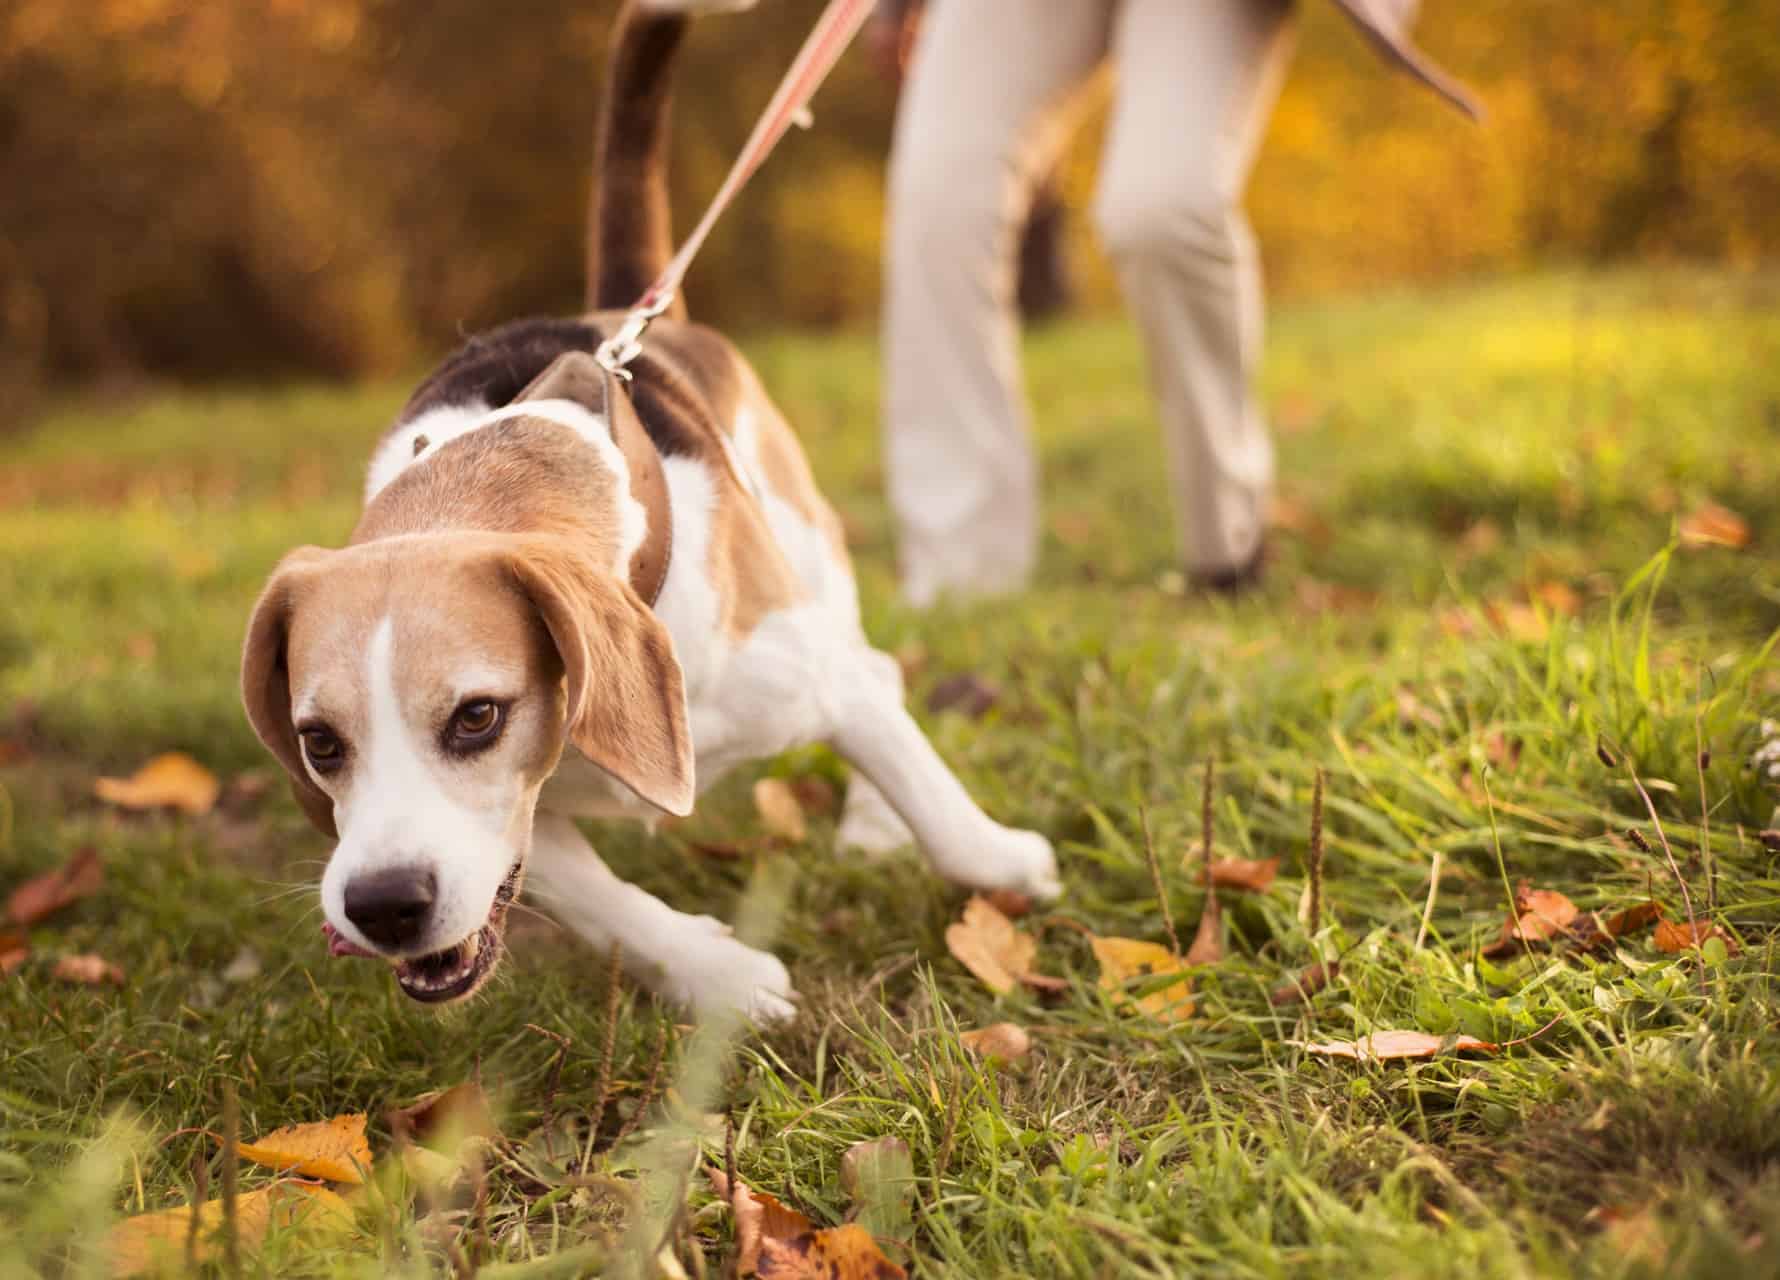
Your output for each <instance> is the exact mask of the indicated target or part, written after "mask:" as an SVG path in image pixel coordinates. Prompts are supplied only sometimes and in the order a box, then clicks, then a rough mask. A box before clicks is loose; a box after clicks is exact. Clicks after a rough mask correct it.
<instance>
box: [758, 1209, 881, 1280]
mask: <svg viewBox="0 0 1780 1280" xmlns="http://www.w3.org/2000/svg"><path fill="white" fill-rule="evenodd" d="M737 1274H738V1275H743V1276H745V1275H747V1274H748V1273H747V1272H745V1271H741V1272H738V1273H737ZM754 1274H755V1275H757V1276H759V1277H761V1280H895V1278H897V1277H906V1276H907V1275H908V1272H906V1271H904V1270H903V1269H902V1268H901V1267H899V1266H897V1265H896V1264H895V1263H894V1262H892V1261H890V1259H889V1258H886V1257H885V1256H884V1251H883V1250H882V1249H880V1248H878V1242H877V1241H876V1240H873V1239H872V1237H871V1232H869V1231H867V1230H866V1229H865V1228H864V1227H861V1226H855V1225H853V1224H851V1223H849V1224H848V1225H847V1226H844V1227H825V1228H824V1229H822V1230H821V1231H817V1232H815V1233H813V1234H811V1235H807V1236H795V1237H792V1238H790V1239H778V1238H774V1237H771V1236H769V1237H767V1238H766V1239H764V1240H762V1241H761V1245H760V1267H759V1270H757V1271H756V1272H754Z"/></svg>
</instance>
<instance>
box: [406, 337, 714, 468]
mask: <svg viewBox="0 0 1780 1280" xmlns="http://www.w3.org/2000/svg"><path fill="white" fill-rule="evenodd" d="M605 336H606V335H605V328H604V326H602V325H600V324H599V323H597V322H595V321H590V320H587V319H564V318H557V317H552V316H536V317H532V318H530V319H526V320H515V321H512V322H511V323H509V324H504V325H501V326H500V327H499V328H496V329H490V330H488V331H487V332H486V333H479V334H477V335H476V336H474V337H472V338H471V339H469V341H467V342H465V343H464V344H463V346H461V347H459V348H458V349H457V350H456V351H454V352H452V353H451V355H449V356H447V357H446V358H445V361H444V362H443V363H442V364H440V365H439V367H438V368H437V369H435V370H433V372H432V373H431V374H429V375H428V376H427V378H426V379H425V381H423V382H422V383H421V384H420V386H419V387H418V388H417V389H416V390H415V392H414V394H413V395H412V396H410V397H409V399H408V403H407V404H406V405H405V406H404V407H403V409H402V412H401V414H400V416H399V417H398V418H397V419H396V422H397V425H398V426H400V425H401V424H402V423H405V422H410V421H412V420H413V419H415V418H417V417H419V416H420V415H421V414H423V413H425V412H427V411H428V410H429V409H437V408H441V407H443V406H446V405H462V404H485V405H487V406H488V407H489V408H491V409H498V408H500V407H502V406H503V405H508V404H511V403H512V402H513V400H514V399H515V398H516V397H517V396H518V395H519V393H520V392H521V391H524V390H525V389H526V387H528V386H530V385H531V383H532V380H533V379H534V378H536V377H537V376H538V375H539V374H540V373H542V372H543V371H544V370H545V369H547V368H549V367H550V364H551V363H552V362H553V361H554V360H555V359H556V358H557V357H558V356H560V355H562V354H563V353H564V352H565V351H587V352H592V351H594V350H596V349H597V348H598V347H599V345H600V343H601V342H603V341H605ZM652 348H653V351H652ZM725 349H726V344H725V343H724V342H723V340H722V339H721V338H719V337H718V336H717V335H716V334H715V333H714V332H712V331H710V330H707V329H703V328H701V327H699V326H696V325H687V324H679V323H675V322H673V321H668V320H663V321H658V322H657V325H656V327H654V328H652V329H651V330H650V331H649V337H648V338H647V339H645V343H644V348H643V352H642V354H641V355H639V356H638V357H637V358H636V360H635V361H633V362H632V363H631V365H630V366H629V367H630V371H631V373H632V375H633V377H632V380H631V382H630V383H629V389H630V396H631V401H632V403H633V404H634V405H635V406H636V410H637V417H638V418H640V419H641V420H642V423H643V429H644V430H645V431H647V432H648V433H649V438H650V439H651V440H652V441H653V442H654V443H655V447H656V448H657V449H659V450H660V451H661V453H662V455H663V456H664V457H672V456H675V455H692V456H702V455H703V454H704V453H706V452H707V451H708V449H709V447H710V440H711V437H710V432H711V431H713V430H722V429H723V424H720V423H719V422H718V413H719V410H718V405H719V404H720V403H722V402H723V401H726V400H728V399H730V397H729V396H727V395H725V394H723V391H724V390H725V389H726V388H724V387H722V386H720V385H719V384H721V383H723V382H724V381H726V379H725V378H724V376H723V375H724V374H725V373H726V372H728V369H729V362H728V360H727V359H726V358H724V352H725ZM656 353H659V354H656ZM701 375H703V376H701ZM731 376H732V377H733V375H731ZM707 382H708V383H711V384H712V385H710V386H708V387H706V386H700V385H697V384H700V383H707Z"/></svg>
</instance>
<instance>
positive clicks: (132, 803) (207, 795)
mask: <svg viewBox="0 0 1780 1280" xmlns="http://www.w3.org/2000/svg"><path fill="white" fill-rule="evenodd" d="M221 790H222V787H221V784H220V783H218V782H217V780H216V775H215V774H214V773H212V772H210V770H208V769H206V768H205V767H204V766H203V765H201V764H199V763H198V762H197V761H196V760H194V759H192V758H191V757H190V756H188V755H186V754H185V753H184V752H183V751H169V752H167V753H166V754H165V755H159V756H156V757H155V758H154V759H152V760H150V761H149V762H148V763H147V764H145V765H143V766H142V767H141V768H140V769H138V770H136V772H135V773H133V774H131V775H130V776H129V777H127V778H98V779H95V780H94V782H93V794H94V795H96V796H98V797H99V799H101V800H103V801H105V803H106V804H114V805H116V806H117V807H118V808H120V809H178V810H179V811H180V812H181V813H188V814H190V815H192V816H193V817H194V818H196V817H201V816H203V815H204V814H206V813H209V812H210V811H211V809H213V808H215V807H216V797H217V796H218V794H220V792H221Z"/></svg>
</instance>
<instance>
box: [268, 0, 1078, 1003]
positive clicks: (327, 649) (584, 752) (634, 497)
mask: <svg viewBox="0 0 1780 1280" xmlns="http://www.w3.org/2000/svg"><path fill="white" fill-rule="evenodd" d="M673 7H674V6H673V5H672V4H671V3H670V2H668V0H655V2H654V3H652V4H646V3H633V5H632V6H631V7H629V8H627V10H626V12H625V13H624V15H623V17H622V18H621V28H620V31H619V34H618V37H617V40H616V43H615V46H614V53H613V58H612V64H611V69H610V75H609V77H608V81H607V86H606V96H605V102H604V105H603V109H602V114H601V130H600V135H601V136H600V146H599V160H598V176H599V182H598V184H597V186H598V188H599V194H598V197H597V199H596V202H595V207H594V211H593V216H592V218H591V219H590V221H591V224H592V225H591V227H590V237H589V239H590V249H591V250H592V252H591V253H590V257H591V258H592V260H593V262H594V263H595V264H596V265H595V266H594V268H593V270H592V271H591V272H590V280H589V294H590V296H589V306H590V310H589V312H588V313H587V314H585V315H583V316H581V317H579V318H575V319H563V320H558V319H540V320H524V321H520V322H518V323H515V324H510V325H507V326H505V327H503V328H500V329H496V330H494V331H493V332H490V333H487V334H484V335H481V336H479V337H476V338H474V339H472V340H471V341H470V342H468V343H467V344H466V345H465V346H463V347H462V348H461V349H460V350H459V351H457V352H456V353H455V354H454V355H452V356H451V357H450V358H448V359H447V360H446V362H445V363H444V364H443V365H442V366H441V367H440V368H439V369H438V370H437V371H436V372H435V373H434V374H433V375H432V376H431V377H429V378H428V379H427V380H426V381H425V382H424V383H423V384H422V385H421V387H420V388H419V390H418V391H416V392H415V394H414V396H413V398H412V399H411V400H410V401H409V403H408V405H407V407H406V408H405V409H404V410H403V411H402V413H401V415H400V417H399V419H398V421H397V422H396V424H395V426H394V427H393V429H391V430H390V431H389V433H388V434H387V435H385V436H384V438H383V440H382V443H381V444H380V445H379V446H378V447H377V450H376V452H375V454H374V456H373V457H372V460H371V464H370V471H369V477H368V482H367V485H366V491H365V507H364V512H363V515H362V517H361V518H360V520H359V522H358V525H357V527H356V528H355V529H354V530H353V532H352V536H351V538H350V540H349V542H348V544H347V545H346V546H344V547H342V548H340V549H338V550H324V549H320V548H315V547H304V548H300V549H298V550H296V551H293V552H291V553H290V554H289V555H288V556H286V557H285V558H284V560H283V561H282V562H281V563H280V564H279V565H278V567H277V569H276V570H275V571H274V573H273V575H272V578H271V580H270V582H269V583H268V584H267V586H266V588H265V590H264V592H263V593H262V594H261V596H260V598H259V601H258V603H257V605H256V606H255V608H254V611H253V615H252V618H251V620H250V622H249V624H248V630H247V637H246V642H245V646H244V656H243V661H242V670H241V681H242V697H243V700H244V702H245V705H246V711H247V716H248V719H249V721H250V722H251V723H252V725H253V728H254V731H255V732H256V733H257V734H258V735H259V737H260V739H261V741H263V742H264V743H265V745H266V746H267V747H268V748H269V749H270V751H271V752H272V754H273V755H274V756H276V757H277V759H278V761H279V763H280V764H281V765H283V767H284V768H285V769H286V770H287V771H288V772H289V774H290V776H291V780H292V786H293V789H294V791H295V794H296V797H297V799H298V801H299V802H300V803H301V805H302V807H303V809H304V811H305V812H306V813H307V814H308V816H309V818H310V819H311V820H312V821H313V822H314V824H315V825H316V826H317V827H318V828H320V829H321V830H322V831H323V832H324V833H325V834H326V835H328V836H329V837H330V838H332V839H334V840H335V841H336V842H337V843H336V846H335V848H334V851H333V855H332V857H331V858H330V859H329V861H328V864H327V870H326V872H325V873H324V874H323V876H322V881H321V900H322V906H323V910H324V912H325V918H326V923H325V925H324V931H325V932H326V933H327V934H328V936H329V938H330V942H331V949H332V951H333V952H334V953H335V954H356V955H372V956H378V957H382V958H384V959H386V960H388V961H389V962H390V964H391V965H392V966H393V968H394V971H395V977H396V981H397V982H398V983H399V984H400V986H401V989H402V990H403V991H404V992H406V993H407V994H408V995H410V996H412V997H413V998H414V999H416V1000H420V1001H426V1002H444V1001H450V1000H459V999H463V998H465V997H467V996H469V995H470V994H471V993H473V992H475V991H476V990H477V989H478V988H479V987H480V986H481V985H482V984H483V983H484V982H486V981H487V979H488V976H489V974H490V973H491V972H492V971H493V970H494V968H495V966H496V964H497V963H498V961H499V958H500V955H501V928H502V923H503V917H504V915H505V913H506V910H507V908H508V906H509V905H510V904H511V903H512V901H513V899H514V896H515V895H516V894H517V893H518V892H519V891H520V887H521V883H522V881H523V882H524V883H525V884H526V887H527V889H528V891H530V892H533V893H534V894H535V896H536V897H537V899H538V900H539V902H540V905H542V906H543V907H544V908H545V909H547V910H548V911H549V912H550V913H552V914H553V915H555V916H557V917H558V918H559V919H560V920H561V921H562V922H563V923H564V924H565V925H567V926H568V927H569V928H570V929H571V930H572V931H573V932H575V933H576V934H579V935H580V936H581V937H583V938H585V939H586V941H587V942H588V943H589V944H591V945H592V946H594V947H598V948H608V947H610V946H612V945H613V944H614V943H616V944H617V945H618V947H619V948H620V949H621V951H622V953H623V955H624V958H625V961H626V966H627V968H628V969H629V970H630V971H631V972H632V973H633V974H635V975H636V976H637V977H638V978H639V979H640V980H641V981H643V982H644V983H645V984H646V985H649V986H651V987H652V988H653V989H655V990H656V991H658V992H660V993H661V994H663V995H664V996H666V997H668V998H671V999H673V1000H676V1001H679V1002H682V1003H684V1004H686V1005H688V1006H691V1007H692V1008H694V1009H695V1010H706V1011H709V1010H713V1009H729V1010H735V1011H739V1012H740V1013H742V1014H744V1015H745V1016H748V1017H751V1018H753V1019H754V1020H756V1021H760V1022H771V1021H775V1020H779V1019H783V1018H786V1017H788V1016H790V1015H791V1013H792V1012H793V1004H792V1001H793V999H794V993H793V991H792V986H791V981H790V978H789V976H788V974H787V973H786V970H785V966H784V965H783V964H782V963H780V961H779V960H778V959H777V958H776V957H774V956H772V955H770V954H768V953H766V952H764V951H760V950H756V949H754V948H752V947H749V946H746V945H744V944H743V943H741V942H740V941H738V940H737V939H736V938H735V937H733V936H732V935H731V932H730V930H729V928H728V927H727V926H725V925H724V924H722V923H719V922H718V921H716V920H714V919H712V918H710V917H709V916H702V915H687V914H683V913H682V912H680V911H677V910H675V909H673V908H672V907H669V906H668V905H667V904H665V903H663V902H661V901H660V900H658V899H656V898H654V897H652V896H650V895H649V894H647V893H645V892H643V891H642V890H640V889H638V888H636V887H634V886H632V885H629V884H626V883H625V882H624V881H622V880H620V879H619V878H618V877H617V876H615V875H614V874H613V873H612V872H611V871H610V870H608V869H607V867H606V866H605V864H604V863H602V862H601V861H600V858H599V856H598V855H597V854H596V853H595V852H594V850H593V847H592V846H591V845H590V844H589V843H588V840H587V838H586V836H585V835H583V834H582V832H581V830H580V828H578V827H577V826H576V823H575V820H576V819H577V818H605V819H611V818H637V819H643V820H648V819H650V818H653V817H655V816H657V815H659V814H663V813H667V814H686V813H689V812H691V810H692V807H693V804H694V801H695V799H696V797H697V795H698V793H699V791H701V790H702V789H703V788H705V787H708V786H709V785H710V784H711V783H713V782H714V781H716V780H717V779H718V778H720V777H722V776H723V775H724V774H725V773H726V772H728V771H729V770H730V769H732V768H733V767H734V766H736V765H738V764H742V763H743V762H746V761H750V760H760V759H763V758H768V757H771V756H773V755H775V754H777V753H779V752H781V751H784V750H785V749H787V748H790V747H793V746H797V745H799V744H802V743H809V742H827V743H830V744H832V745H833V746H834V748H835V749H836V750H837V751H838V752H839V753H840V754H841V755H842V756H843V757H844V758H845V759H846V760H847V761H848V762H849V763H850V764H851V765H852V767H853V769H854V775H853V779H852V781H851V784H850V785H849V787H848V791H847V796H846V801H845V806H844V810H843V813H842V817H841V822H840V826H839V832H838V837H839V841H840V842H841V843H842V844H845V845H849V846H854V847H858V848H861V849H864V850H867V851H872V852H881V851H886V850H888V849H891V848H893V847H896V846H900V845H902V844H905V843H908V842H910V841H911V840H912V841H913V842H914V843H917V844H918V845H919V846H920V848H921V850H922V851H923V852H924V854H925V855H926V857H927V859H928V860H929V861H930V862H931V864H932V866H933V868H934V870H935V871H937V872H938V873H939V874H940V875H941V876H944V877H945V878H946V879H948V880H950V881H952V882H954V883H957V884H960V885H967V886H970V887H973V888H978V889H1011V890H1016V891H1019V892H1021V893H1025V894H1029V895H1033V896H1035V897H1039V898H1051V897H1054V896H1055V895H1056V894H1057V893H1058V891H1059V884H1058V880H1057V872H1056V862H1055V858H1054V856H1053V853H1052V849H1051V845H1050V843H1049V842H1048V841H1047V840H1046V839H1045V838H1044V837H1043V836H1041V835H1039V834H1037V833H1035V832H1031V831H1021V830H1016V829H1013V828H1010V827H1006V826H1003V825H1001V824H1000V823H997V822H995V821H994V820H993V819H991V818H989V817H988V816H987V815H985V814H984V813H983V812H982V810H981V809H979V808H978V807H977V805H976V804H975V803H974V802H973V801H972V800H971V798H970V796H969V794H968V793H967V792H966V791H965V789H964V787H963V786H962V785H961V784H960V783H959V781H958V779H957V778H956V777H954V776H953V774H952V773H951V771H950V770H949V769H948V768H947V767H946V765H945V764H944V763H943V762H942V761H941V760H940V758H939V756H938V755H937V754H936V753H935V752H934V750H933V747H932V746H931V745H930V744H929V743H928V741H927V740H926V738H925V737H924V736H923V734H922V732H921V730H920V728H919V727H918V726H917V725H916V723H915V721H914V720H913V719H912V718H911V717H910V716H909V714H908V712H907V711H906V710H905V709H904V707H903V698H902V679H901V673H900V671H899V669H898V667H897V664H896V662H895V661H894V660H893V659H891V658H890V657H889V656H887V655H885V654H883V653H880V652H878V651H876V650H874V649H873V648H872V647H871V645H870V643H869V642H868V641H867V639H866V636H865V634H864V631H863V629H862V627H861V624H860V614H859V604H858V598H857V593H856V589H855V586H854V581H853V573H852V569H851V566H850V564H849V561H848V557H847V551H846V547H845V545H844V542H843V539H842V533H841V524H840V521H839V519H838V518H837V517H836V515H835V513H834V511H833V509H832V508H831V507H830V506H829V505H828V503H827V502H826V501H824V499H823V498H822V495H821V494H820V493H819V492H818V491H817V489H816V486H815V484H814V482H813V480H812V478H811V474H810V468H809V464H808V462H807V460H806V459H805V457H804V455H803V452H802V451H801V449H800V448H799V446H798V443H797V440H796V437H795V436H794V435H793V434H792V432H791V429H790V428H789V427H788V426H787V424H786V422H785V420H784V418H783V417H782V416H781V415H780V413H779V412H778V410H777V409H776V408H775V407H774V406H773V403H772V401H771V399H770V398H769V397H768V396H767V394H766V392H765V390H764V389H763V388H762V387H761V385H760V382H759V380H758V379H757V378H756V377H755V375H754V373H753V371H752V370H751V369H750V368H749V366H748V365H747V363H746V362H745V361H744V360H743V359H742V357H741V356H740V354H738V353H737V351H736V350H735V348H734V347H732V346H731V345H730V344H729V343H728V342H727V341H725V340H724V339H723V338H722V337H721V336H719V335H718V334H717V333H716V332H714V331H712V330H710V329H707V328H703V327H701V326H698V325H695V324H692V323H690V322H688V321H686V320H685V319H684V317H683V316H676V315H674V314H672V313H670V314H669V315H668V316H665V317H663V318H662V319H660V320H658V321H656V323H655V324H654V325H653V327H651V328H650V330H649V331H648V334H647V337H646V338H645V339H644V341H643V345H642V352H641V354H640V356H639V357H638V358H637V359H636V360H635V361H634V362H633V363H632V364H631V365H630V366H629V371H630V372H631V373H632V374H633V375H634V379H633V380H632V381H631V382H629V383H628V384H627V385H626V384H621V383H620V382H619V380H618V379H617V378H615V377H613V376H612V375H611V374H609V373H608V372H607V370H606V369H605V368H604V367H603V366H602V365H601V364H600V363H599V362H597V361H596V360H595V359H594V356H593V354H592V353H593V352H594V350H595V349H596V348H597V347H598V346H599V345H600V343H601V341H602V340H603V339H604V338H605V337H606V336H607V335H608V334H610V333H612V332H614V331H615V330H616V329H617V327H618V326H619V324H620V323H621V321H622V319H623V312H622V310H621V308H622V307H624V306H626V305H627V304H629V303H630V302H631V301H632V300H634V299H635V298H636V297H638V296H639V295H640V294H641V293H642V292H643V289H644V288H645V287H646V286H647V284H648V283H649V282H650V281H651V280H652V279H653V278H654V277H655V275H656V274H657V272H658V271H659V270H660V268H661V267H662V265H663V264H664V263H665V262H666V261H667V258H668V256H669V247H670V245H669V224H668V206H667V196H666V186H665V182H664V179H663V173H662V170H663V156H664V154H665V150H666V137H667V124H666V120H667V103H668V89H667V86H668V81H669V71H670V69H671V65H672V62H673V61H674V55H675V52H676V50H677V48H678V45H679V42H680V39H681V36H682V35H683V32H684V28H685V25H686V21H687V19H686V18H685V17H684V16H682V15H680V14H676V13H674V12H672V9H673Z"/></svg>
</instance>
